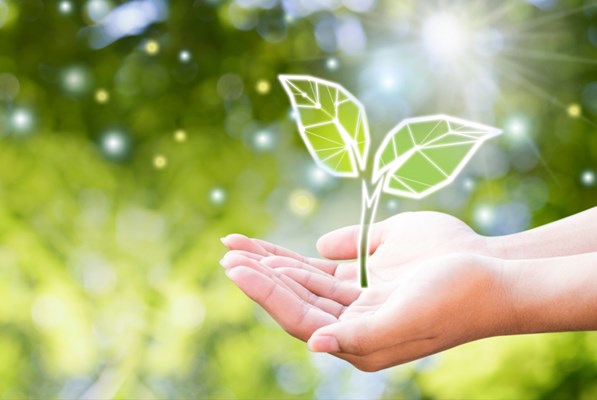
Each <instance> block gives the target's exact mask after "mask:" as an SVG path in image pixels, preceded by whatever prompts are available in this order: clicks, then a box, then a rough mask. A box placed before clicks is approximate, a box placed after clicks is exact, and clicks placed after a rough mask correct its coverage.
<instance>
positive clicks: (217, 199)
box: [209, 187, 226, 204]
mask: <svg viewBox="0 0 597 400" xmlns="http://www.w3.org/2000/svg"><path fill="white" fill-rule="evenodd" d="M209 199H210V200H211V202H212V203H213V204H222V203H224V202H225V201H226V191H225V190H224V189H222V188H221V187H215V188H213V189H212V190H211V192H209Z"/></svg>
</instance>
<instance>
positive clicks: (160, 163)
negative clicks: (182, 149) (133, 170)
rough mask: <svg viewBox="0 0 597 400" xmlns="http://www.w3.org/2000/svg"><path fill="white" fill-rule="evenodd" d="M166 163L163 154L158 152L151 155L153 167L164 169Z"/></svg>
mask: <svg viewBox="0 0 597 400" xmlns="http://www.w3.org/2000/svg"><path fill="white" fill-rule="evenodd" d="M166 165H168V159H166V157H165V156H163V155H161V154H158V155H156V156H155V157H153V166H154V167H155V169H164V168H166Z"/></svg>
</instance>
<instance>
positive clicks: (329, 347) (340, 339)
mask: <svg viewBox="0 0 597 400" xmlns="http://www.w3.org/2000/svg"><path fill="white" fill-rule="evenodd" d="M374 326H375V323H374V321H373V318H371V317H359V318H352V319H346V320H341V321H340V322H336V323H334V324H330V325H326V326H324V327H323V328H320V329H318V330H316V331H315V332H314V333H313V334H312V335H311V338H309V341H308V342H307V345H308V346H309V350H311V351H314V352H323V353H347V354H353V355H356V356H364V355H367V354H370V353H373V352H375V351H377V350H379V349H380V348H382V347H383V340H381V338H380V337H379V336H380V335H379V333H380V330H376V329H375V327H374Z"/></svg>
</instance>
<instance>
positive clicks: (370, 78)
mask: <svg viewBox="0 0 597 400" xmlns="http://www.w3.org/2000/svg"><path fill="white" fill-rule="evenodd" d="M596 66H597V2H595V0H586V1H581V0H527V1H522V0H518V1H514V0H508V1H497V0H494V1H489V0H485V1H475V2H467V1H452V2H448V1H441V0H437V1H414V0H401V1H391V0H377V1H376V0H312V1H307V0H236V1H218V0H194V1H191V0H186V1H177V2H174V1H173V0H172V1H170V2H167V1H165V0H135V1H114V0H112V1H111V0H87V1H83V0H81V1H74V0H73V1H67V0H65V1H36V0H24V1H15V0H0V134H1V138H2V141H1V142H0V398H2V399H16V398H56V399H75V398H87V399H97V398H135V399H141V398H147V399H154V398H160V399H164V398H205V397H209V398H321V399H329V398H367V399H378V398H412V399H417V398H574V399H577V398H582V399H591V398H596V397H597V362H596V361H597V335H596V334H594V333H569V334H552V335H530V336H525V337H512V338H496V339H490V340H484V341H480V342H477V343H472V344H468V345H465V346H462V347H459V348H456V349H452V350H449V351H447V352H444V353H442V354H439V355H436V356H432V357H427V358H425V359H422V360H420V361H416V362H412V363H410V364H408V365H404V366H400V367H396V368H392V369H389V370H386V371H382V372H378V373H373V374H367V373H362V372H360V371H358V370H356V369H354V368H353V367H352V366H349V365H348V364H346V363H344V362H342V361H339V360H336V359H334V358H332V357H331V356H327V355H320V354H318V355H312V354H310V353H309V352H308V351H307V350H306V347H305V345H304V344H302V343H300V342H298V341H297V340H295V339H293V338H291V337H289V336H288V335H286V334H285V333H284V332H283V331H281V330H280V329H279V328H278V327H277V326H276V325H275V323H273V321H272V320H271V319H270V318H269V317H268V316H267V315H266V314H265V313H264V312H263V311H262V310H260V309H259V308H258V307H256V306H255V305H254V304H252V303H251V302H250V301H249V299H248V298H246V297H244V295H242V294H241V293H240V291H238V290H237V289H236V288H235V287H233V285H232V284H231V283H229V282H228V281H227V279H226V277H225V275H224V274H223V273H222V271H221V269H220V267H219V266H218V260H219V258H220V257H221V256H222V255H223V254H224V248H223V246H222V245H221V244H220V242H219V240H218V238H219V237H221V236H223V235H225V234H227V233H230V232H242V233H244V234H247V235H252V236H261V237H265V238H267V239H270V240H273V241H275V242H278V243H281V244H283V245H286V246H290V247H292V248H294V249H296V250H298V251H302V252H305V253H307V254H311V255H313V254H314V245H313V243H314V241H315V240H316V239H317V237H318V236H319V235H320V234H322V233H324V232H326V231H328V230H331V229H333V228H336V227H339V226H342V225H347V224H354V223H355V222H357V220H356V218H357V216H358V215H359V214H358V211H359V207H360V204H359V202H360V188H359V185H358V184H357V182H356V181H352V180H336V179H333V178H331V177H329V176H327V175H326V174H325V173H324V172H322V171H321V170H318V169H317V167H316V166H315V164H314V162H313V161H312V160H311V159H310V157H309V155H308V153H307V151H306V149H305V147H304V145H303V144H302V143H301V142H300V139H299V137H298V134H297V131H296V129H295V126H294V123H293V121H292V118H291V116H290V114H289V112H290V109H289V103H288V100H287V98H286V97H285V94H284V93H283V91H282V89H281V87H280V85H279V84H278V83H277V81H276V75H277V74H279V73H304V74H312V75H316V76H320V77H323V78H326V79H330V80H334V81H337V82H340V83H342V84H343V85H344V86H345V87H346V88H348V89H349V90H351V91H352V92H353V93H355V94H356V95H357V97H359V98H360V99H361V100H362V101H363V103H364V104H365V106H366V108H367V111H368V114H369V121H370V125H371V131H372V135H373V137H374V142H375V141H377V142H379V141H380V140H381V138H382V137H383V135H384V134H385V132H387V130H388V129H390V128H391V127H392V126H394V125H395V124H397V123H398V122H399V121H400V120H401V119H402V118H405V117H408V116H419V115H426V114H432V113H447V114H452V115H455V116H459V117H462V118H468V119H472V120H475V121H479V122H482V123H485V124H489V125H495V126H498V127H500V128H502V129H503V130H504V131H505V134H504V135H502V136H501V137H500V138H499V139H498V140H494V141H492V142H491V143H488V144H487V145H486V146H485V147H484V148H483V149H482V150H481V151H480V152H479V153H478V154H477V155H476V156H475V158H474V159H473V161H472V162H471V163H470V165H469V166H468V167H467V168H466V169H465V170H464V171H463V173H462V174H461V176H460V178H459V179H458V180H457V181H456V182H455V183H453V184H452V185H451V186H450V187H448V188H446V189H444V190H442V191H440V192H438V193H436V194H434V195H433V196H431V197H429V198H427V199H425V200H423V201H406V200H401V199H397V198H390V197H389V196H387V197H385V198H383V199H382V206H381V210H380V213H381V215H380V216H379V218H383V217H387V216H389V215H392V214H394V213H397V212H400V211H405V210H439V211H444V212H448V213H451V214H453V215H456V216H457V217H459V218H462V219H464V220H465V221H467V222H468V223H470V224H472V226H474V227H475V229H477V230H478V231H479V232H482V233H484V234H488V235H497V234H507V233H511V232H516V231H519V230H524V229H528V228H530V227H533V226H537V225H540V224H543V223H546V222H549V221H553V220H556V219H559V218H562V217H565V216H567V215H570V214H573V213H576V212H579V211H581V210H584V209H586V208H589V207H592V206H594V205H595V204H596V203H597V186H596V185H597V177H596V176H595V174H596V173H597V172H596V170H597V161H596V160H597V124H596V121H597V68H596Z"/></svg>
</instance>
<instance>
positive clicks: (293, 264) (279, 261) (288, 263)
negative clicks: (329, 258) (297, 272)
mask: <svg viewBox="0 0 597 400" xmlns="http://www.w3.org/2000/svg"><path fill="white" fill-rule="evenodd" d="M261 262H262V263H263V264H265V265H267V266H269V267H272V268H283V267H290V268H300V269H304V270H307V271H310V272H313V273H315V274H319V275H325V276H330V275H329V274H326V273H325V272H323V271H322V270H320V269H319V268H315V267H313V266H312V265H309V264H306V263H304V262H302V261H299V260H295V259H294V258H289V257H282V256H269V257H264V258H263V260H261Z"/></svg>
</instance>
